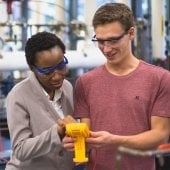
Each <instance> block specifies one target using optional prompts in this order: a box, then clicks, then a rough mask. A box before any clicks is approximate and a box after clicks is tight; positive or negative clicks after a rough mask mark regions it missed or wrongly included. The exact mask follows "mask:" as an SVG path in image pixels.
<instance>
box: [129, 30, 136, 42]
mask: <svg viewBox="0 0 170 170" xmlns="http://www.w3.org/2000/svg"><path fill="white" fill-rule="evenodd" d="M129 35H130V39H131V40H133V39H134V38H135V28H134V27H131V28H130V29H129Z"/></svg>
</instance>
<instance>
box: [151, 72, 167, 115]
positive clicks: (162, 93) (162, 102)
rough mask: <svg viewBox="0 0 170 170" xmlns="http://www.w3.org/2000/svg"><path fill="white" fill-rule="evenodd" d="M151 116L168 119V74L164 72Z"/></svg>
mask: <svg viewBox="0 0 170 170" xmlns="http://www.w3.org/2000/svg"><path fill="white" fill-rule="evenodd" d="M151 114H152V116H162V117H170V73H169V72H165V74H164V75H163V76H162V80H161V82H160V88H159V90H158V93H157V98H156V99H155V103H154V105H153V109H152V113H151Z"/></svg>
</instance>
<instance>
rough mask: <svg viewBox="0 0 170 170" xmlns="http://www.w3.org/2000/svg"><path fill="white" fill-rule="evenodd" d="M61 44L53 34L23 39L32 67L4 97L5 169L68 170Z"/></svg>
mask: <svg viewBox="0 0 170 170" xmlns="http://www.w3.org/2000/svg"><path fill="white" fill-rule="evenodd" d="M64 53H65V46H64V44H63V42H62V41H61V40H60V39H59V38H58V37H57V36H56V35H55V34H52V33H48V32H40V33H37V34H35V35H33V36H32V37H31V38H30V39H28V41H27V43H26V47H25V56H26V60H27V63H28V65H29V67H30V69H31V71H32V72H31V74H30V75H29V77H28V78H26V79H25V80H23V81H22V82H20V83H18V84H17V85H16V86H15V87H14V88H13V89H12V90H11V91H10V93H9V95H8V98H7V120H8V126H9V132H10V137H11V143H12V156H11V159H10V161H9V162H8V164H7V166H6V170H71V169H72V168H73V166H74V165H73V163H72V154H71V153H68V152H67V151H66V150H64V148H63V147H62V144H61V139H62V137H63V136H64V128H62V126H60V125H61V124H60V121H59V123H57V121H58V120H60V119H63V123H64V124H66V123H68V122H72V121H73V120H72V118H70V116H67V115H69V114H71V113H73V99H72V98H73V96H72V91H73V89H72V86H71V84H70V83H69V82H68V81H67V80H66V79H65V75H66V71H67V68H66V65H67V63H68V60H67V58H66V57H65V56H64Z"/></svg>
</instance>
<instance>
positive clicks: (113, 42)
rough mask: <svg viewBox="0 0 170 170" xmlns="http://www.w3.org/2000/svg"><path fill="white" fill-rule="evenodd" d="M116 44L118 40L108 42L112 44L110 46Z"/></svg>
mask: <svg viewBox="0 0 170 170" xmlns="http://www.w3.org/2000/svg"><path fill="white" fill-rule="evenodd" d="M117 42H118V40H110V43H112V44H115V43H117Z"/></svg>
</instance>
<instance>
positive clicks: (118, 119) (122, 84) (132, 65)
mask: <svg viewBox="0 0 170 170" xmlns="http://www.w3.org/2000/svg"><path fill="white" fill-rule="evenodd" d="M93 27H94V31H95V36H94V37H93V39H92V41H94V42H95V43H97V45H98V47H99V49H100V50H101V52H102V53H103V54H104V56H105V57H106V59H107V61H106V63H105V64H104V65H102V66H100V67H98V68H96V69H94V70H92V71H89V72H88V73H85V74H84V75H82V76H81V77H79V79H78V80H77V82H76V87H75V113H74V116H75V117H76V118H80V119H81V121H82V122H86V123H87V124H89V126H90V128H91V132H90V137H89V138H87V139H86V142H87V144H88V145H89V147H90V148H91V152H90V156H89V159H90V160H89V162H88V164H87V170H115V169H116V166H115V156H116V150H117V147H118V146H120V145H121V146H125V147H128V148H133V149H140V150H150V149H155V148H157V146H158V145H160V144H162V143H164V142H166V141H167V139H168V137H169V132H170V119H169V118H170V74H169V72H168V71H167V70H164V69H162V68H160V67H156V66H154V65H151V64H148V63H146V62H144V61H142V60H139V59H137V58H136V57H135V56H134V55H133V54H132V50H131V42H132V40H133V39H134V36H135V28H134V19H133V14H132V11H131V10H130V9H129V8H128V7H127V6H126V5H125V4H121V3H108V4H105V5H103V6H101V7H100V8H99V9H98V10H97V11H96V13H95V15H94V18H93ZM74 140H75V139H71V138H69V137H65V138H64V140H63V145H64V147H65V148H67V149H68V150H69V149H70V150H71V149H72V148H73V145H72V142H73V141H74ZM154 161H155V160H154V158H151V157H150V158H140V157H130V156H123V160H122V170H154V169H155V162H154Z"/></svg>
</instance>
